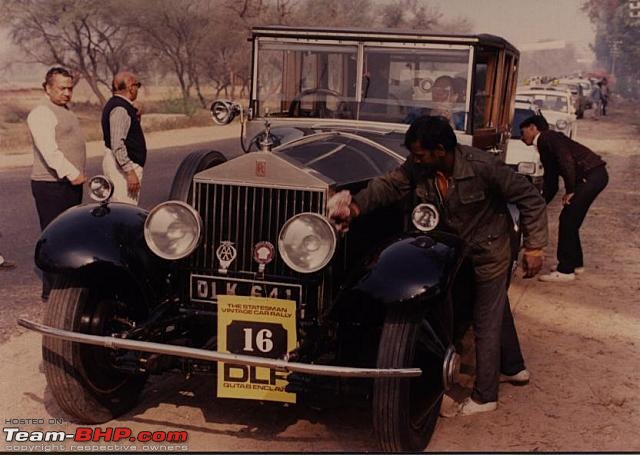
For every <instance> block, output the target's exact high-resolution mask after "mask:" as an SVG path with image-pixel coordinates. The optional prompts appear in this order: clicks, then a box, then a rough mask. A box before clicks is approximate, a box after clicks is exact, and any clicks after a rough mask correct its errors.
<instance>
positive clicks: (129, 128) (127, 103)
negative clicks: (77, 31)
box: [102, 71, 147, 205]
mask: <svg viewBox="0 0 640 455" xmlns="http://www.w3.org/2000/svg"><path fill="white" fill-rule="evenodd" d="M140 85H141V84H140V82H139V81H138V78H137V77H136V75H135V74H133V73H130V72H126V71H123V72H120V73H118V74H116V75H115V76H114V77H113V83H112V90H113V97H111V99H110V100H109V101H107V103H106V104H105V106H104V108H103V110H102V135H103V139H104V143H105V146H106V150H105V156H104V160H103V161H102V170H103V171H104V174H105V175H106V176H107V177H108V178H109V180H111V181H112V182H113V187H114V189H113V196H112V198H111V201H113V202H126V203H128V204H135V205H137V204H138V198H139V195H140V184H141V182H142V170H143V167H144V164H145V161H146V159H147V145H146V142H145V138H144V134H143V133H142V127H141V125H140V109H139V107H138V106H135V105H134V104H133V102H134V101H135V100H136V98H137V97H138V90H139V89H140Z"/></svg>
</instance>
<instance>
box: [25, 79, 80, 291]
mask: <svg viewBox="0 0 640 455" xmlns="http://www.w3.org/2000/svg"><path fill="white" fill-rule="evenodd" d="M42 86H43V88H44V91H45V93H46V95H47V99H46V100H44V101H43V102H41V103H40V104H38V105H37V106H36V107H35V108H33V110H32V111H31V112H30V113H29V116H28V117H27V125H28V126H29V132H30V133H31V138H32V141H33V170H32V171H31V191H32V193H33V198H34V199H35V202H36V209H37V211H38V217H39V218H40V228H41V229H42V230H44V228H45V227H47V225H48V224H49V223H50V222H51V221H53V219H54V218H56V217H57V216H58V215H59V214H60V213H62V212H64V211H65V210H67V209H68V208H70V207H72V206H74V205H78V204H80V203H81V202H82V184H83V183H84V182H85V181H86V177H85V162H86V157H87V155H86V149H85V135H84V132H83V131H82V128H81V127H80V122H79V120H78V117H76V115H75V114H74V113H73V112H71V110H70V109H69V106H68V103H69V102H70V101H71V95H72V94H73V77H72V76H71V73H69V71H67V70H66V69H64V68H58V67H56V68H51V69H50V70H49V71H48V72H47V75H46V77H45V81H44V83H43V84H42ZM52 284H53V276H51V275H50V274H48V273H43V277H42V299H43V300H45V301H46V300H47V299H48V298H49V292H50V290H51V286H52Z"/></svg>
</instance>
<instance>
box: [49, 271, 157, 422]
mask: <svg viewBox="0 0 640 455" xmlns="http://www.w3.org/2000/svg"><path fill="white" fill-rule="evenodd" d="M135 304H136V301H135V300H133V299H127V298H126V295H125V294H124V293H122V292H120V293H119V292H118V291H114V290H113V287H110V288H107V286H104V287H99V286H92V287H83V286H81V285H79V284H78V283H75V282H73V281H71V280H69V279H67V278H60V279H58V280H57V282H56V283H55V285H54V289H53V290H52V291H51V296H50V298H49V307H48V308H47V313H46V315H45V324H46V325H48V326H51V327H56V328H59V329H63V330H69V331H74V332H80V333H88V334H91V335H101V336H111V335H112V334H116V333H120V332H123V331H124V330H126V329H130V328H132V327H133V326H134V325H135V323H136V320H141V319H142V315H141V314H140V312H139V311H138V312H136V310H135V308H137V305H135ZM117 353H118V351H114V350H109V349H106V348H101V347H97V346H91V345H87V344H80V343H74V342H71V341H66V340H62V339H58V338H51V337H46V336H45V337H44V338H43V341H42V357H43V361H44V362H43V363H44V373H45V376H46V378H47V383H48V385H49V388H50V389H51V392H52V394H53V396H54V397H55V399H56V401H57V402H58V405H60V407H61V408H62V410H63V411H65V412H66V413H68V414H69V415H70V416H72V417H74V418H75V419H77V420H78V421H80V422H82V423H87V424H98V423H103V422H106V421H108V420H111V419H113V418H114V417H117V416H119V415H121V414H123V413H125V412H127V411H129V410H130V409H131V408H133V406H134V405H135V404H136V402H137V400H138V396H139V395H140V392H141V391H142V388H143V387H144V384H145V382H146V379H147V376H146V375H143V374H133V373H127V372H124V371H122V370H119V369H117V368H116V367H115V363H116V357H115V356H116V354H117Z"/></svg>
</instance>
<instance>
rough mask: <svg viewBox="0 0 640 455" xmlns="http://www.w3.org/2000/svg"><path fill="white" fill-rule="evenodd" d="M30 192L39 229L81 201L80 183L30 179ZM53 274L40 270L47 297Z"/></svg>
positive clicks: (43, 292)
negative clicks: (33, 200) (36, 213)
mask: <svg viewBox="0 0 640 455" xmlns="http://www.w3.org/2000/svg"><path fill="white" fill-rule="evenodd" d="M31 193H32V194H33V198H34V199H35V201H36V210H37V211H38V218H39V219H40V229H41V230H43V231H44V228H46V227H47V226H48V225H49V223H51V222H52V221H53V220H54V219H55V218H56V217H57V216H58V215H60V214H61V213H62V212H64V211H65V210H67V209H68V208H70V207H73V206H74V205H78V204H80V203H81V202H82V185H76V186H74V185H71V183H69V182H67V181H64V182H39V181H35V180H32V181H31ZM54 277H55V275H53V274H51V273H47V272H42V297H44V298H47V297H49V292H51V286H52V285H53V279H54Z"/></svg>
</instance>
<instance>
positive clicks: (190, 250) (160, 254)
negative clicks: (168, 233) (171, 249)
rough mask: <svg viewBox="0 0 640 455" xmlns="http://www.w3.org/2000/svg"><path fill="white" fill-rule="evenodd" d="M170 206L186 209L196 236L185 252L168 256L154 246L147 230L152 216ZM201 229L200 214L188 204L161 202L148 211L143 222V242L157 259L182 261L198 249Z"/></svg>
mask: <svg viewBox="0 0 640 455" xmlns="http://www.w3.org/2000/svg"><path fill="white" fill-rule="evenodd" d="M170 205H177V206H179V207H182V208H184V209H186V210H187V212H188V213H189V214H190V215H191V216H192V217H193V219H194V221H195V227H196V235H195V236H194V240H193V241H192V242H191V244H190V245H189V247H188V248H187V249H186V250H185V252H183V253H181V254H179V255H169V254H167V253H165V252H164V251H162V250H161V249H159V248H158V247H157V246H156V244H155V242H154V240H153V238H152V237H151V233H150V230H149V223H150V222H151V220H152V219H153V216H154V215H155V214H156V213H158V212H159V211H160V210H162V209H164V208H165V207H167V206H170ZM202 229H203V223H202V218H201V217H200V214H199V213H198V212H197V211H196V210H195V209H194V208H193V207H191V206H190V205H189V204H187V203H186V202H183V201H165V202H161V203H160V204H158V205H156V206H155V207H154V208H153V209H151V210H150V211H149V214H148V215H147V219H146V220H145V221H144V240H145V242H146V244H147V246H148V247H149V249H150V250H151V251H152V252H153V253H154V254H155V255H156V256H158V257H160V258H162V259H166V260H169V261H179V260H180V259H184V258H185V257H187V256H189V255H190V254H191V253H193V252H194V251H195V249H196V248H197V247H198V245H199V244H200V240H201V238H202Z"/></svg>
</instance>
